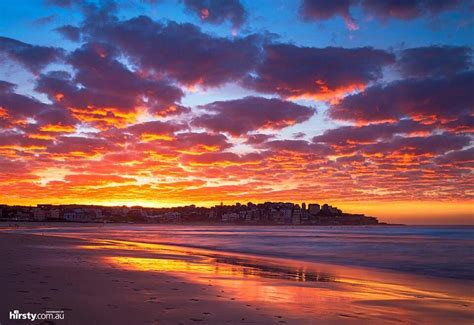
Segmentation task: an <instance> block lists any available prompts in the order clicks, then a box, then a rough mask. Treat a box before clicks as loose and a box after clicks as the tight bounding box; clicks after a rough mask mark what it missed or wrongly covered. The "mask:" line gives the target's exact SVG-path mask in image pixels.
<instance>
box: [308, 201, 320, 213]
mask: <svg viewBox="0 0 474 325" xmlns="http://www.w3.org/2000/svg"><path fill="white" fill-rule="evenodd" d="M308 210H309V214H311V215H316V214H318V213H319V211H321V206H320V205H319V204H317V203H310V204H308Z"/></svg>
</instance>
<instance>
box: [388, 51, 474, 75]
mask: <svg viewBox="0 0 474 325" xmlns="http://www.w3.org/2000/svg"><path fill="white" fill-rule="evenodd" d="M397 67H398V69H399V70H400V72H401V74H402V75H403V76H409V77H411V76H413V77H446V76H451V75H453V74H456V73H459V72H462V71H466V70H469V69H470V68H471V67H472V49H471V48H469V47H467V46H446V45H445V46H426V47H418V48H412V49H406V50H403V51H402V52H401V54H400V58H399V60H398V62H397Z"/></svg>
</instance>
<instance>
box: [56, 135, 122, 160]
mask: <svg viewBox="0 0 474 325" xmlns="http://www.w3.org/2000/svg"><path fill="white" fill-rule="evenodd" d="M115 148H116V145H115V144H113V143H111V142H108V141H106V140H105V139H99V138H85V137H64V136H63V137H59V138H58V139H57V141H55V142H54V143H53V144H51V145H49V146H48V147H47V152H48V153H50V154H59V155H63V154H72V155H75V156H94V155H98V154H103V153H106V152H111V151H113V150H114V149H115Z"/></svg>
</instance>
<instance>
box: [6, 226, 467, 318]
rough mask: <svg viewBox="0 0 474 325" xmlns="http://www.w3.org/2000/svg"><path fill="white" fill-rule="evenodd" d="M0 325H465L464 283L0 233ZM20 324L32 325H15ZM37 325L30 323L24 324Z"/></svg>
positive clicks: (130, 244) (184, 250) (241, 256)
mask: <svg viewBox="0 0 474 325" xmlns="http://www.w3.org/2000/svg"><path fill="white" fill-rule="evenodd" d="M0 259H1V261H2V262H1V263H0V286H1V298H0V323H1V324H2V325H3V324H10V323H11V324H18V323H21V321H13V320H9V319H8V315H9V312H10V311H13V310H20V312H32V313H43V312H45V311H47V310H63V311H64V313H65V315H64V318H65V319H64V320H58V321H55V324H196V323H209V324H285V323H288V324H306V323H307V324H315V323H318V324H325V323H329V324H334V323H336V324H337V323H343V324H345V323H351V324H352V323H355V324H357V323H364V324H366V323H377V324H380V323H389V324H390V323H398V324H399V323H401V322H403V323H417V324H419V323H427V324H448V323H450V324H453V323H455V324H472V322H473V320H474V314H473V309H472V306H473V304H472V303H473V299H472V283H468V284H467V285H466V284H463V283H457V282H452V283H449V284H445V283H443V281H442V280H438V279H424V278H421V277H412V276H409V275H404V274H397V273H389V272H379V271H373V270H365V269H361V268H351V267H338V266H331V265H314V264H311V263H302V262H294V261H289V260H283V259H274V258H263V257H256V256H251V255H244V254H230V253H223V252H214V251H210V250H202V249H193V248H184V247H177V246H166V245H158V244H149V243H139V242H130V241H129V242H125V241H118V240H92V239H87V240H85V239H80V238H63V237H51V236H42V235H38V234H36V235H33V234H31V235H28V234H15V233H8V232H6V231H4V232H0ZM23 323H33V322H30V321H23ZM34 323H40V322H34Z"/></svg>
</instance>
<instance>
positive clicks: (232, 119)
mask: <svg viewBox="0 0 474 325" xmlns="http://www.w3.org/2000/svg"><path fill="white" fill-rule="evenodd" d="M200 108H201V109H203V110H205V111H206V112H207V113H205V114H202V115H200V116H198V117H196V118H194V120H193V121H192V124H194V125H195V126H198V127H204V128H206V129H208V130H211V131H214V132H229V133H231V134H233V135H243V134H246V133H247V132H250V131H255V130H259V129H276V130H278V129H282V128H284V127H287V126H290V125H293V124H296V123H301V122H304V121H306V120H308V119H309V118H310V117H311V116H312V115H313V114H314V110H313V109H311V108H309V107H306V106H301V105H298V104H295V103H292V102H287V101H282V100H280V99H275V98H273V99H267V98H262V97H245V98H242V99H236V100H229V101H218V102H213V103H210V104H206V105H202V106H200Z"/></svg>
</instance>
